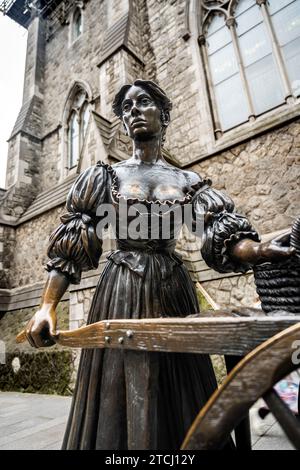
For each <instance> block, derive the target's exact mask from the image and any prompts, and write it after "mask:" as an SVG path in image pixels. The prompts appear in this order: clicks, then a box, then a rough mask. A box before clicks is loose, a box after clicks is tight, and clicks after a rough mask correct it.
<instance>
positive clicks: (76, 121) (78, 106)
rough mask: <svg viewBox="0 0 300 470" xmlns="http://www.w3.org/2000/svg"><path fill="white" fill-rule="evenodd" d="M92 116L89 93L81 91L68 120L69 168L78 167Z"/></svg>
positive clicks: (77, 95)
mask: <svg viewBox="0 0 300 470" xmlns="http://www.w3.org/2000/svg"><path fill="white" fill-rule="evenodd" d="M89 116H90V107H89V104H88V97H87V93H86V92H85V91H84V90H79V91H78V92H77V94H76V95H75V97H74V99H73V102H72V106H71V110H70V114H69V120H68V156H69V158H68V161H69V164H68V166H69V168H73V167H74V166H76V165H77V163H78V159H79V155H80V151H81V149H82V145H83V142H84V138H85V135H86V130H87V126H88V121H89Z"/></svg>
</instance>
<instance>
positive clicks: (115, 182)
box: [96, 160, 211, 206]
mask: <svg viewBox="0 0 300 470" xmlns="http://www.w3.org/2000/svg"><path fill="white" fill-rule="evenodd" d="M96 165H97V166H99V167H104V168H105V169H106V170H107V172H108V173H110V174H111V195H112V199H113V201H114V202H115V203H117V204H118V203H119V202H120V200H121V201H123V202H124V201H126V203H127V204H130V205H132V204H137V203H141V204H145V205H146V206H152V205H153V204H159V205H167V206H173V205H178V204H179V205H184V204H188V203H190V202H191V201H192V199H193V198H194V196H195V194H196V193H197V192H198V191H199V190H200V189H201V190H203V189H204V188H207V187H208V186H211V180H210V179H209V178H207V179H206V178H204V179H201V180H200V181H198V182H197V183H195V184H192V185H191V189H190V190H188V191H187V192H186V194H185V195H184V196H183V197H182V198H176V199H166V200H165V201H161V200H160V199H155V200H149V199H146V198H145V199H139V198H132V197H129V198H128V197H126V196H124V195H122V194H121V193H120V192H119V179H118V175H117V173H116V171H115V169H114V168H113V167H112V166H111V165H110V164H109V163H105V162H103V161H101V160H100V161H98V162H97V164H96Z"/></svg>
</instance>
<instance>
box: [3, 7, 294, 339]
mask: <svg viewBox="0 0 300 470" xmlns="http://www.w3.org/2000/svg"><path fill="white" fill-rule="evenodd" d="M0 9H2V11H4V12H5V14H7V15H8V16H9V17H10V18H11V19H12V20H14V21H16V22H18V23H19V24H21V25H22V26H23V27H24V28H27V29H28V45H27V58H26V67H25V81H24V93H23V104H22V107H21V109H20V112H19V115H18V116H17V118H16V123H15V126H14V128H13V130H12V133H11V136H10V137H9V151H8V167H7V179H6V188H5V189H3V190H1V192H0V288H1V290H0V296H1V297H0V311H1V312H2V314H4V316H3V318H2V320H1V321H0V329H2V331H3V329H4V322H5V325H6V330H7V328H8V326H9V325H11V324H12V323H13V324H14V325H17V324H18V325H19V326H20V324H23V323H24V321H25V320H26V319H28V318H29V317H30V316H31V315H32V312H33V311H34V310H35V309H36V307H37V306H38V304H39V300H40V295H41V291H42V286H43V283H44V281H45V278H46V272H45V270H44V267H43V266H44V264H45V262H46V247H47V243H48V237H49V235H50V233H51V232H52V230H53V229H54V228H55V227H56V226H57V224H58V223H59V216H60V215H61V214H62V212H63V211H64V202H65V198H66V195H67V192H68V190H69V188H70V186H71V184H72V182H73V181H74V179H75V177H76V175H77V174H78V173H79V172H80V171H82V170H84V169H85V168H87V167H88V166H89V165H91V164H94V163H95V162H97V161H98V160H103V161H106V162H109V163H114V162H116V161H119V160H122V159H126V158H128V155H129V153H130V143H129V142H128V139H127V138H126V136H125V135H124V133H123V130H122V126H121V125H120V123H119V122H118V120H117V119H116V118H115V116H114V115H113V113H112V109H111V104H112V99H113V97H114V94H115V93H116V91H117V90H118V89H119V87H120V86H121V85H123V84H125V83H128V82H129V83H130V82H132V81H133V80H134V79H135V78H138V77H141V78H149V79H152V80H154V81H156V82H158V84H159V85H160V86H161V87H162V88H163V89H164V90H165V91H166V92H167V94H168V95H169V97H170V98H171V100H172V101H173V105H174V106H173V111H172V113H171V118H172V121H171V125H170V126H169V129H168V133H167V140H166V144H165V156H166V158H167V159H169V161H172V162H173V163H174V164H175V165H177V166H179V167H180V168H186V169H193V170H195V171H197V172H199V173H200V174H201V175H202V176H207V177H210V178H211V179H212V180H213V184H214V186H215V187H216V188H218V189H220V190H224V191H226V192H227V193H228V194H229V195H230V196H231V197H232V198H233V199H234V201H235V203H236V207H237V209H238V211H239V212H241V213H244V214H245V215H247V216H248V217H249V218H250V219H251V221H252V222H253V225H254V226H255V227H256V228H257V230H258V231H259V232H260V234H261V235H262V236H263V237H265V238H267V237H273V236H274V234H275V233H281V232H284V231H285V230H286V229H287V228H289V227H290V225H291V223H292V221H293V220H294V218H295V217H296V216H297V215H299V212H300V185H299V179H300V120H299V112H300V101H299V95H300V69H299V63H300V0H230V1H229V0H219V1H217V0H216V1H209V0H78V1H77V0H39V1H31V2H28V1H25V0H11V1H4V0H0ZM106 245H107V246H106V250H108V249H110V248H111V244H110V243H108V242H107V244H106ZM178 249H179V250H181V252H182V254H183V256H184V259H185V261H186V262H187V264H188V266H189V269H190V271H191V273H192V275H193V278H194V280H195V281H199V282H200V283H201V285H202V286H203V287H204V288H205V289H206V291H207V292H208V293H209V294H210V296H211V297H212V298H213V299H214V300H215V301H216V302H217V303H218V304H219V305H221V306H222V305H228V304H229V303H231V304H235V305H240V304H244V305H249V304H253V303H254V302H255V301H256V300H257V298H256V293H255V289H254V284H253V277H252V274H251V273H249V274H247V275H245V276H239V275H235V274H230V275H228V274H227V275H221V274H219V273H216V272H212V271H211V270H209V269H208V268H207V267H206V266H205V264H204V262H203V261H202V260H201V256H200V252H199V241H197V240H194V239H193V238H192V237H191V236H190V235H189V234H188V233H187V232H185V231H184V232H183V235H182V238H181V240H180V241H179V242H178ZM103 258H104V259H105V253H104V257H103ZM102 265H103V262H102V263H100V268H99V270H98V271H96V272H95V271H93V272H88V273H85V275H84V276H83V279H82V282H81V284H80V285H79V286H75V285H73V286H71V287H70V289H69V292H68V293H67V294H66V295H65V297H64V299H63V300H64V302H62V305H63V310H64V312H65V321H66V323H68V322H69V325H68V326H69V327H70V328H74V327H77V326H78V325H81V324H82V323H83V322H84V321H85V318H86V315H87V312H88V309H89V306H90V301H91V297H92V294H93V292H94V289H95V285H96V283H97V279H98V277H99V272H100V271H101V267H102ZM16 319H19V320H18V321H17V320H16ZM8 330H9V331H14V332H15V330H16V327H14V328H12V329H9V328H8Z"/></svg>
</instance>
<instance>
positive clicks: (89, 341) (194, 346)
mask: <svg viewBox="0 0 300 470" xmlns="http://www.w3.org/2000/svg"><path fill="white" fill-rule="evenodd" d="M245 315H248V316H245ZM298 322H300V315H297V316H296V315H291V314H288V313H285V312H276V316H266V315H265V314H264V313H263V312H262V311H261V310H259V309H246V308H245V309H239V310H231V311H228V310H219V311H213V312H204V313H202V314H201V315H200V314H199V316H195V315H194V316H190V317H185V318H153V319H138V320H126V319H121V320H111V321H100V322H97V323H93V324H92V325H88V326H84V327H81V328H79V329H76V330H71V331H61V332H59V335H58V339H57V343H58V344H60V345H62V346H67V347H71V348H119V349H120V348H123V349H130V350H137V351H138V350H139V351H157V352H163V351H164V352H186V353H200V354H202V353H208V354H221V355H223V354H226V355H236V356H243V355H245V354H247V353H248V352H249V351H251V350H252V349H254V348H255V347H256V346H258V345H259V344H261V343H262V342H264V341H266V340H267V339H269V338H271V337H272V336H274V335H275V334H277V333H279V332H280V331H282V330H284V329H286V328H288V327H290V326H292V325H294V324H295V323H298ZM24 340H25V335H24V333H23V332H22V333H21V334H20V335H19V336H18V338H17V341H18V342H22V341H24Z"/></svg>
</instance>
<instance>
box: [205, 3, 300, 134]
mask: <svg viewBox="0 0 300 470" xmlns="http://www.w3.org/2000/svg"><path fill="white" fill-rule="evenodd" d="M212 3H214V5H213V6H211V5H212ZM216 4H217V5H216ZM202 5H203V9H204V12H205V14H204V17H203V28H204V39H205V46H204V47H205V54H206V64H207V75H208V83H209V85H210V91H211V98H212V99H211V101H212V107H213V111H214V118H215V127H216V129H215V130H216V132H225V131H227V130H229V129H232V128H233V127H235V126H237V125H239V124H242V123H244V122H247V121H254V120H255V119H256V117H257V116H260V115H261V114H263V113H265V112H266V111H269V110H271V109H273V108H276V107H277V106H280V105H282V104H284V103H285V102H286V101H287V100H288V99H294V98H297V97H298V96H299V95H300V68H299V63H300V0H268V1H267V0H237V1H230V2H228V1H225V0H224V1H222V0H219V1H217V2H209V1H206V0H203V1H202ZM216 7H217V8H216Z"/></svg>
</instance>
